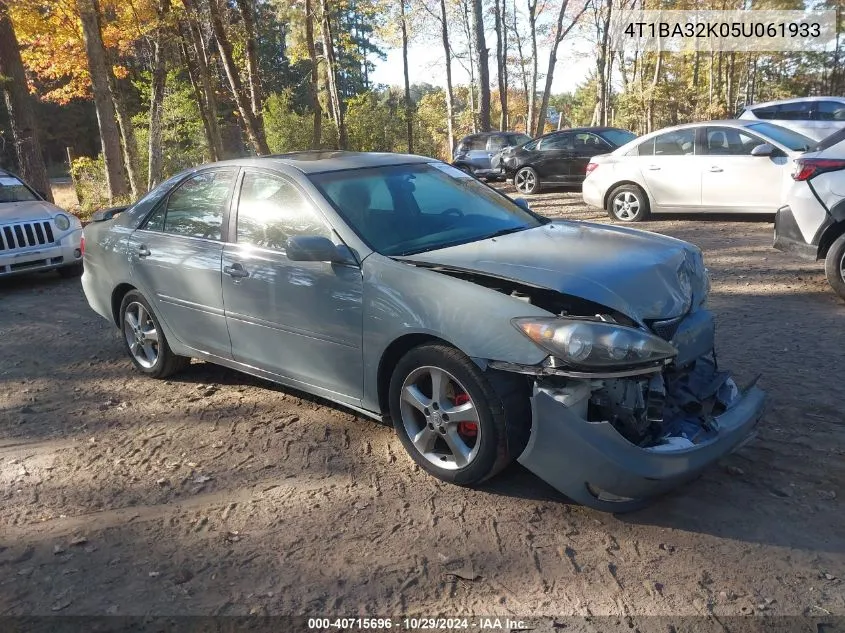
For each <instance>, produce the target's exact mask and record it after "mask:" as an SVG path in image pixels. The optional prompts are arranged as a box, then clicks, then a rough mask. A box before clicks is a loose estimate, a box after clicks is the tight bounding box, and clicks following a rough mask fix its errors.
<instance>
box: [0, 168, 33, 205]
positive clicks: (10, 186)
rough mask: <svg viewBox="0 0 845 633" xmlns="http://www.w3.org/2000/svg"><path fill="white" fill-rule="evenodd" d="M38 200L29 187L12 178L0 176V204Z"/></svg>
mask: <svg viewBox="0 0 845 633" xmlns="http://www.w3.org/2000/svg"><path fill="white" fill-rule="evenodd" d="M33 200H38V197H37V196H36V195H35V194H34V193H32V191H31V190H30V188H29V187H27V186H26V185H25V184H23V182H21V181H20V180H18V179H17V178H15V177H14V176H8V175H4V176H0V203H2V202H31V201H33Z"/></svg>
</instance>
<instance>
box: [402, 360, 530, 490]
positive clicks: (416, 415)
mask: <svg viewBox="0 0 845 633" xmlns="http://www.w3.org/2000/svg"><path fill="white" fill-rule="evenodd" d="M389 395H390V415H391V418H392V420H393V426H394V428H395V429H396V433H397V435H398V436H399V439H400V440H401V442H402V444H403V446H404V447H405V449H406V450H407V451H408V454H409V455H410V456H411V457H412V458H413V460H414V461H415V462H416V463H417V464H419V465H420V466H421V467H422V468H424V469H425V470H426V471H428V472H429V473H431V474H432V475H434V476H435V477H437V478H438V479H442V480H443V481H447V482H450V483H455V484H459V485H464V486H470V485H474V484H478V483H481V482H482V481H484V480H485V479H488V478H490V477H492V476H493V475H495V474H496V473H498V472H499V471H500V470H502V469H503V468H504V467H505V466H507V465H508V464H509V463H510V462H511V461H512V460H513V459H514V458H515V457H516V456H518V455H519V453H520V452H521V451H522V450H523V449H524V447H525V444H526V442H527V439H528V433H529V431H530V425H531V422H530V409H529V399H528V393H527V386H526V383H525V382H524V381H523V380H520V379H519V377H516V376H510V375H508V374H501V373H498V374H491V373H490V372H486V373H482V372H481V370H480V369H479V368H478V366H477V365H475V363H473V362H472V361H471V360H470V359H469V358H468V357H467V356H466V355H464V354H463V353H461V352H460V351H459V350H457V349H454V348H452V347H449V346H447V345H442V344H429V345H422V346H420V347H416V348H414V349H412V350H411V351H409V352H408V353H407V354H406V355H405V356H404V357H403V358H402V359H401V360H400V361H399V363H398V364H397V366H396V368H395V370H394V372H393V375H392V378H391V381H390V394H389Z"/></svg>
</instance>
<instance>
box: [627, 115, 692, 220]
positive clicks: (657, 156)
mask: <svg viewBox="0 0 845 633" xmlns="http://www.w3.org/2000/svg"><path fill="white" fill-rule="evenodd" d="M695 137H696V129H695V128H685V129H681V130H673V131H672V132H667V133H666V134H661V135H659V136H656V137H654V138H651V139H649V140H647V141H645V142H643V143H641V144H640V145H639V147H638V152H639V156H638V157H637V158H636V161H637V164H638V165H639V168H640V172H641V173H642V177H643V181H644V182H645V184H646V188H647V189H648V193H649V197H650V199H651V202H652V205H653V206H656V207H671V208H681V209H689V210H696V209H699V208H700V207H701V167H702V157H701V156H696V155H695Z"/></svg>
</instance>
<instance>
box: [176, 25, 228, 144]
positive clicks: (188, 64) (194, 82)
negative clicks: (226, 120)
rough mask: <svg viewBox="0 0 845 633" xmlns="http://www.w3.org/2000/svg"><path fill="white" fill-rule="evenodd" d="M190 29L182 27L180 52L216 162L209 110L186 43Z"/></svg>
mask: <svg viewBox="0 0 845 633" xmlns="http://www.w3.org/2000/svg"><path fill="white" fill-rule="evenodd" d="M186 28H188V27H186V26H184V25H182V27H181V30H182V41H181V42H180V43H179V50H180V52H181V54H182V60H183V62H184V64H185V68H186V69H187V70H188V79H190V81H191V87H192V88H193V89H194V99H195V100H196V102H197V108H199V111H200V119H202V127H203V129H204V130H205V141H206V145H208V153H209V156H210V160H212V161H216V160H220V158H219V157H218V156H217V155H215V153H214V151H215V150H214V147H213V145H214V144H213V141H212V140H211V125H210V123H209V118H210V117H209V114H208V108H207V107H206V104H205V99H204V98H203V95H202V88H201V87H200V82H199V76H198V75H199V73H198V72H197V68H196V64H195V63H194V60H193V59H191V55H190V52H189V51H188V44H187V43H186V41H185V33H184V30H185V29H186Z"/></svg>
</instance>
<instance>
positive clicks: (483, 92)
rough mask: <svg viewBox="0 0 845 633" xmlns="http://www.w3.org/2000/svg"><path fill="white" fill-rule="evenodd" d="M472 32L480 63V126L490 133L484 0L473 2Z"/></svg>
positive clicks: (488, 76) (488, 69)
mask: <svg viewBox="0 0 845 633" xmlns="http://www.w3.org/2000/svg"><path fill="white" fill-rule="evenodd" d="M472 17H473V21H472V31H473V39H474V40H475V54H476V57H477V61H478V92H479V104H478V105H479V107H478V125H479V127H480V128H481V131H482V132H488V131H490V66H489V57H490V55H489V53H488V52H487V42H486V40H485V38H484V8H483V7H482V0H472Z"/></svg>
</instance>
